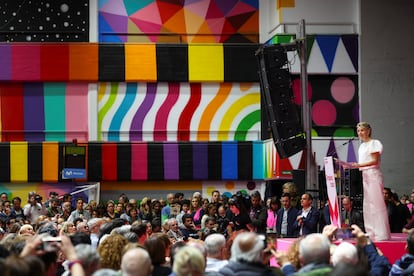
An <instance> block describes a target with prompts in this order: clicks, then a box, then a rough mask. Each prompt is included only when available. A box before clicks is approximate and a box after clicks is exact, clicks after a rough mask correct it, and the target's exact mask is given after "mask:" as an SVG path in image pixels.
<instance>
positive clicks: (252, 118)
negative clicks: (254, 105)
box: [234, 110, 260, 141]
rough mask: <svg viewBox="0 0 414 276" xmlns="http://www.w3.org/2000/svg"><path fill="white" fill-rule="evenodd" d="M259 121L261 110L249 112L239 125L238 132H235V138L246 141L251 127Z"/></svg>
mask: <svg viewBox="0 0 414 276" xmlns="http://www.w3.org/2000/svg"><path fill="white" fill-rule="evenodd" d="M257 123H260V110H256V111H253V112H251V113H249V114H248V115H247V116H246V117H244V118H243V119H242V120H241V121H240V123H239V125H238V126H237V129H236V133H235V134H234V140H235V141H246V140H247V139H246V138H247V133H248V131H249V129H250V128H251V127H253V126H254V125H255V124H257ZM259 138H260V137H259ZM257 140H259V139H257Z"/></svg>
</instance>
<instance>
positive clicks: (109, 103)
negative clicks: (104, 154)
mask: <svg viewBox="0 0 414 276" xmlns="http://www.w3.org/2000/svg"><path fill="white" fill-rule="evenodd" d="M105 91H106V89H102V90H101V89H99V94H101V93H106V92H105ZM117 92H118V85H117V84H116V83H111V90H110V92H109V95H108V99H107V100H106V102H105V103H104V105H103V106H102V108H100V109H99V112H98V125H99V126H100V127H98V130H99V131H98V138H99V139H100V140H101V139H102V123H103V120H104V118H105V115H106V114H107V113H108V111H109V109H110V108H111V107H112V105H113V104H114V103H115V99H116V95H117ZM99 98H100V97H99Z"/></svg>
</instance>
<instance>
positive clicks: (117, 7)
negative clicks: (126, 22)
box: [99, 0, 128, 16]
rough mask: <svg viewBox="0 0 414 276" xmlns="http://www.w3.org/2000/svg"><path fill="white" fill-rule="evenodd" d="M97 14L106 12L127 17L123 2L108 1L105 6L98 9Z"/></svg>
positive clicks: (119, 0)
mask: <svg viewBox="0 0 414 276" xmlns="http://www.w3.org/2000/svg"><path fill="white" fill-rule="evenodd" d="M99 12H106V13H112V14H116V15H121V16H128V13H127V11H126V9H125V5H124V1H123V0H110V1H108V2H106V4H105V5H103V6H102V7H101V8H99Z"/></svg>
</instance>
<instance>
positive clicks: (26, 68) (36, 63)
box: [11, 44, 40, 81]
mask: <svg viewBox="0 0 414 276" xmlns="http://www.w3.org/2000/svg"><path fill="white" fill-rule="evenodd" d="M11 79H12V80H13V81H39V80H40V44H30V45H29V44H18V45H13V46H12V77H11Z"/></svg>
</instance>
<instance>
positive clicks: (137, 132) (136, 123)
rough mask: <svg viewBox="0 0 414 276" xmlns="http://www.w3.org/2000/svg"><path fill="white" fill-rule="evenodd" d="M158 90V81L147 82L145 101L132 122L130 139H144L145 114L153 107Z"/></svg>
mask: <svg viewBox="0 0 414 276" xmlns="http://www.w3.org/2000/svg"><path fill="white" fill-rule="evenodd" d="M156 91H157V84H156V83H148V84H147V93H146V94H145V98H144V101H143V102H142V104H141V106H140V107H139V108H138V110H137V112H136V113H135V116H134V118H133V119H132V123H131V131H130V134H129V139H130V141H142V131H143V124H144V119H145V116H146V115H147V113H148V111H149V110H150V109H151V106H152V105H153V104H154V101H155V93H156Z"/></svg>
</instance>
